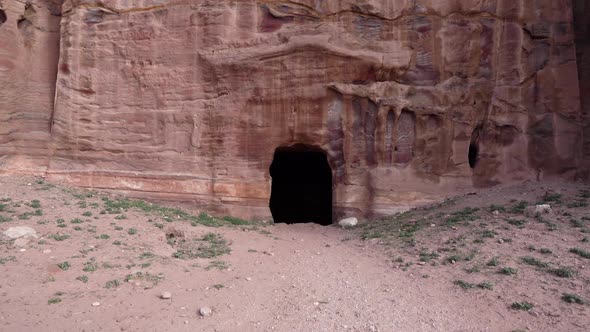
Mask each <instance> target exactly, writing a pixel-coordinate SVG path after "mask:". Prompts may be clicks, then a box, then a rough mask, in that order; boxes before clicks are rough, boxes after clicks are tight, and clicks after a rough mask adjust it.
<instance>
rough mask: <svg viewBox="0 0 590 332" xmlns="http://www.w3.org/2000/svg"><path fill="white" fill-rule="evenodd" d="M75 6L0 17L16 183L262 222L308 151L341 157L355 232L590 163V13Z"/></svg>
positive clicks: (367, 3)
mask: <svg viewBox="0 0 590 332" xmlns="http://www.w3.org/2000/svg"><path fill="white" fill-rule="evenodd" d="M60 4H61V2H60V1H57V0H55V1H50V0H45V1H43V0H36V1H33V2H32V4H31V5H25V4H23V3H21V2H16V1H7V0H3V1H2V2H0V8H2V10H3V13H5V15H6V18H7V19H6V21H5V22H4V23H3V24H2V25H1V26H0V37H1V38H2V41H3V42H2V43H0V71H1V72H2V73H3V75H1V76H0V83H2V86H3V87H6V88H3V89H2V91H0V117H1V120H2V127H1V128H0V154H1V155H3V156H0V168H1V169H2V170H4V171H5V172H14V171H15V170H19V169H21V168H23V167H25V168H26V169H30V170H36V171H42V172H46V174H47V175H48V177H49V178H50V179H56V180H66V181H69V182H73V183H75V184H78V185H82V186H92V187H99V188H112V189H119V190H124V191H129V192H133V193H135V194H136V195H146V196H151V197H154V198H161V199H177V200H187V201H193V202H195V203H196V204H198V205H199V206H200V207H202V208H206V209H210V210H215V211H218V212H220V213H230V214H234V215H238V216H242V217H261V218H262V217H267V216H268V215H269V214H270V210H269V207H268V204H269V198H270V196H271V181H272V179H271V177H270V173H269V167H270V165H271V163H272V161H273V155H274V152H275V150H276V149H277V148H279V147H282V148H284V147H288V146H291V145H296V144H298V145H299V146H301V145H304V146H308V147H310V148H313V149H315V150H317V149H321V150H322V151H324V152H325V153H326V155H327V157H328V158H327V159H328V163H329V165H330V167H331V169H332V174H333V179H332V180H333V181H332V188H333V190H332V191H333V197H332V201H333V215H334V220H338V219H337V218H339V217H340V216H344V215H346V214H349V215H350V214H352V215H358V216H366V215H369V214H381V213H390V212H394V211H396V209H397V208H399V207H400V206H404V205H408V204H413V203H415V202H418V201H422V200H427V199H429V198H433V197H436V196H437V195H439V194H442V193H449V192H453V191H456V190H461V189H466V188H469V187H473V186H476V187H477V186H490V185H495V184H499V183H509V182H513V181H522V180H526V179H542V178H545V177H550V176H562V177H568V178H571V177H573V176H575V175H577V174H582V173H583V169H584V168H583V163H584V160H587V158H588V155H590V152H589V151H590V149H589V148H588V145H589V144H588V137H589V136H590V135H589V134H588V129H586V133H587V135H586V137H585V138H584V136H583V132H584V130H583V129H582V126H583V125H584V124H585V125H587V124H588V108H587V107H586V108H585V109H584V110H585V113H583V112H582V108H581V106H580V89H579V85H580V84H581V85H582V86H585V85H584V84H586V85H587V84H588V83H584V82H579V81H578V74H579V73H578V71H579V70H582V71H583V73H580V77H585V76H584V75H586V76H587V75H590V74H588V73H590V70H589V68H587V66H586V65H585V63H586V62H581V63H579V64H578V63H577V62H576V39H575V36H576V34H575V31H574V25H573V23H574V16H573V14H572V13H573V10H572V8H573V6H576V10H578V9H579V8H581V7H584V8H586V7H585V5H584V1H577V2H576V0H574V3H572V0H534V1H530V0H484V1H481V0H448V1H435V0H420V1H416V0H399V1H385V0H360V1H359V0H355V1H352V0H333V1H332V0H313V1H312V0H295V1H275V0H267V1H260V0H259V1H255V0H243V1H235V0H215V1H213V0H191V1H189V0H185V1H183V0H181V1H171V0H128V1H120V0H102V1H97V0H65V1H63V4H61V6H59V5H60ZM584 10H586V12H587V9H584ZM33 11H34V12H33ZM60 13H61V17H60V16H59V14H60ZM578 16H580V20H582V21H584V20H585V21H584V22H587V21H588V16H587V15H586V16H583V15H578V14H576V19H578ZM21 17H22V18H21ZM1 18H2V17H1V15H0V21H2V20H1ZM60 18H61V26H60V29H58V27H57V25H58V24H59V23H60ZM23 20H24V21H23ZM582 21H579V22H577V24H576V27H581V26H583V27H587V23H586V25H584V24H582V23H580V22H582ZM27 22H28V23H27ZM58 31H59V33H58ZM585 31H587V30H585ZM578 35H581V34H578ZM586 36H587V34H586ZM584 38H586V37H579V38H578V41H580V40H582V41H587V40H588V39H584ZM58 41H59V48H58V47H57V42H58ZM58 52H59V53H58ZM580 54H582V55H583V56H584V57H586V56H587V53H585V52H582V53H580ZM584 61H585V60H584ZM56 71H57V79H56V78H55V75H56ZM54 90H55V93H54ZM587 91H589V89H587V88H586V90H585V92H584V94H583V95H582V97H583V98H585V97H589V96H586V95H587V94H588V92H587ZM586 104H587V103H586ZM583 115H584V118H583ZM5 123H6V125H5ZM586 128H588V126H587V127H586ZM584 142H586V144H587V146H586V147H585V148H584V145H583V144H584ZM585 158H586V159H585ZM33 166H35V168H33Z"/></svg>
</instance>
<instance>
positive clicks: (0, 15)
mask: <svg viewBox="0 0 590 332" xmlns="http://www.w3.org/2000/svg"><path fill="white" fill-rule="evenodd" d="M6 19H7V17H6V12H5V11H4V10H3V9H0V26H1V25H2V24H4V22H6Z"/></svg>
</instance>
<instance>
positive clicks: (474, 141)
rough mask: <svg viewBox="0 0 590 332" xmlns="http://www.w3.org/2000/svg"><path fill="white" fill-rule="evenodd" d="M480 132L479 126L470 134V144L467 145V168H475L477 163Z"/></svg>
mask: <svg viewBox="0 0 590 332" xmlns="http://www.w3.org/2000/svg"><path fill="white" fill-rule="evenodd" d="M480 132H481V126H478V127H476V128H475V129H474V130H473V133H472V134H471V143H470V144H469V152H468V159H469V167H471V168H475V166H477V162H478V161H479V134H480Z"/></svg>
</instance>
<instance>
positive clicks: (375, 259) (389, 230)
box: [0, 177, 590, 331]
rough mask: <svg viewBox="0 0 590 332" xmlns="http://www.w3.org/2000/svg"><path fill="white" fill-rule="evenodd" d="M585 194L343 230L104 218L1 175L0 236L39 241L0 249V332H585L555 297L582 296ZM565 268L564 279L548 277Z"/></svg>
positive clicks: (588, 292)
mask: <svg viewBox="0 0 590 332" xmlns="http://www.w3.org/2000/svg"><path fill="white" fill-rule="evenodd" d="M588 189H590V186H588V185H584V184H564V183H549V184H538V183H528V184H522V185H519V186H513V187H507V188H495V189H490V190H484V191H481V192H478V193H477V194H476V195H466V196H464V197H458V198H456V199H453V200H450V201H447V202H445V203H442V204H440V205H437V206H432V207H429V208H425V209H420V210H416V211H414V212H411V213H407V214H404V215H400V216H396V217H395V218H389V219H388V220H381V221H376V222H373V223H371V224H368V225H361V226H360V227H357V228H354V229H341V228H339V227H337V226H329V227H322V226H319V225H313V224H299V225H258V224H249V223H248V224H243V225H233V224H231V223H230V222H224V223H225V225H224V226H221V227H208V226H204V225H202V223H203V222H202V221H207V222H211V221H212V220H213V221H214V222H215V223H216V222H218V220H216V219H212V218H209V217H207V216H205V215H201V216H199V217H197V218H193V219H191V220H192V224H193V225H191V221H183V220H181V219H183V218H184V217H185V216H184V215H183V216H182V218H181V217H178V216H174V213H172V214H170V211H169V210H165V211H166V212H165V213H162V212H161V211H164V210H158V211H151V212H145V209H144V210H142V209H140V208H129V209H128V210H126V211H125V210H124V209H123V210H122V211H112V210H108V204H106V203H105V200H106V199H107V198H106V196H105V195H106V194H102V193H97V192H88V191H83V190H78V189H75V188H70V187H66V186H58V185H53V184H48V183H45V182H44V181H42V180H40V179H35V178H14V177H11V178H8V177H0V204H3V205H0V232H3V231H5V230H7V229H8V228H10V227H16V226H29V227H32V228H33V229H35V230H36V232H37V234H38V238H34V239H30V242H29V243H23V242H26V241H18V242H16V243H15V240H8V239H6V238H3V239H2V240H1V241H0V275H1V280H0V330H1V331H587V329H588V326H590V316H589V313H590V310H589V309H590V306H589V305H588V304H587V303H586V304H576V303H568V302H566V301H564V300H563V299H562V296H563V294H564V293H568V294H576V295H578V296H579V297H580V299H582V300H585V301H588V300H590V272H589V270H588V264H589V263H590V259H588V258H584V257H582V256H580V255H578V254H575V253H572V252H570V249H572V248H578V249H580V250H585V251H590V243H589V242H588V237H590V233H589V232H590V209H589V208H588V207H587V206H584V205H585V204H584V202H588V201H589V198H588V197H585V196H588V195H586V192H584V190H588ZM548 190H553V191H554V193H557V196H556V195H554V194H553V192H550V194H549V196H546V195H544V194H545V193H546V192H547V191H548ZM552 195H553V196H552ZM543 198H545V199H547V198H549V199H550V200H551V199H554V200H553V201H551V202H549V204H552V207H553V210H554V214H551V215H547V216H545V217H543V218H541V219H539V218H527V217H525V216H524V215H523V214H522V213H521V212H515V213H513V212H514V211H512V210H513V206H515V205H517V202H519V201H522V200H526V201H528V202H530V203H531V204H533V203H535V202H538V201H540V200H543ZM110 199H111V202H113V201H116V200H115V198H113V197H110ZM555 199H557V201H559V202H556V201H555ZM34 200H37V201H38V204H37V202H35V201H34ZM572 202H574V203H576V202H577V203H576V204H574V203H572ZM491 204H497V206H496V207H493V208H492V209H490V207H489V206H490V205H491ZM568 206H570V207H568ZM466 207H469V208H479V210H477V211H475V212H473V211H472V212H469V211H468V212H467V213H465V212H464V211H465V208H466ZM105 210H107V211H105ZM492 210H494V211H498V210H499V211H498V212H496V213H494V212H493V211H492ZM458 211H463V213H457V212H458ZM511 211H512V212H511ZM101 212H102V214H101ZM115 212H120V213H115ZM195 214H197V215H198V213H197V212H195ZM170 215H172V218H170ZM456 216H459V218H454V217H456ZM453 218H454V219H453ZM583 218H586V219H587V220H585V219H583ZM457 220H459V221H457ZM509 220H511V222H509ZM572 220H573V221H572ZM207 222H205V223H207ZM240 223H242V222H241V221H238V222H234V224H240ZM160 227H161V228H160ZM209 233H213V234H218V235H213V234H210V235H207V234H209ZM167 234H169V235H168V237H167ZM171 234H172V235H171ZM63 235H67V236H69V237H67V238H65V237H63ZM60 236H62V237H60ZM172 236H175V237H172ZM204 236H205V238H207V236H209V237H208V238H209V239H211V238H215V239H219V240H220V242H218V243H217V244H216V245H217V247H215V248H214V249H219V250H218V251H216V250H213V251H206V246H207V245H210V244H211V243H213V242H211V243H208V242H207V241H206V240H203V239H205V238H204ZM0 237H1V235H0ZM199 239H201V240H202V241H196V240H199ZM60 240H61V241H60ZM184 241H186V242H184ZM194 241H196V242H194ZM223 241H225V242H223ZM182 243H184V244H187V245H189V244H194V245H195V246H197V247H198V246H199V245H200V246H201V247H199V248H201V249H203V248H205V251H206V252H205V255H201V254H203V252H202V251H198V250H197V251H195V252H196V253H197V254H198V255H201V256H207V258H201V257H195V258H192V257H186V256H182V255H181V256H180V258H177V257H174V256H179V255H178V254H176V255H175V253H178V251H179V250H180V249H182V248H185V247H182ZM203 246H204V247H203ZM190 248H193V249H194V248H195V247H190ZM226 249H230V250H231V253H229V254H227V253H224V250H226ZM541 249H544V250H541ZM199 250H200V249H199ZM217 254H220V255H219V256H216V255H217ZM198 255H197V256H198ZM523 257H533V258H536V259H537V262H541V265H542V264H547V266H531V265H528V264H526V263H525V262H524V261H523ZM493 258H496V261H497V264H488V263H489V262H490V260H492V259H493ZM529 261H530V260H529ZM65 262H67V264H64V263H65ZM60 266H61V267H60ZM505 267H511V268H513V269H514V271H515V272H516V274H513V275H506V274H503V273H501V272H500V271H501V269H502V268H505ZM563 267H566V268H568V269H569V270H568V271H571V272H572V275H570V276H569V277H560V276H559V275H558V273H556V272H555V271H556V270H558V269H559V268H563ZM457 281H462V283H458V282H457ZM484 282H485V284H484ZM458 284H462V285H464V286H465V288H466V289H463V288H462V287H460V286H459V285H458ZM477 285H479V286H477ZM482 285H487V286H485V287H484V286H482ZM486 288H491V289H486ZM163 292H170V293H171V294H172V297H171V299H161V298H160V296H161V294H162V293H163ZM514 302H519V303H521V302H528V303H530V304H532V305H533V306H534V307H533V308H531V309H530V310H516V309H513V308H512V304H513V303H514ZM98 303H99V305H97V304H98ZM93 304H94V305H93ZM202 307H209V308H211V310H212V313H211V315H209V316H206V317H202V316H201V315H200V314H199V313H198V311H199V309H200V308H202Z"/></svg>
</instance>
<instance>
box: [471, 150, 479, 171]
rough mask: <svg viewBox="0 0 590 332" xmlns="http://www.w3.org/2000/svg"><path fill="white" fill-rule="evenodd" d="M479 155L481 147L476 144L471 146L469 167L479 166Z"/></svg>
mask: <svg viewBox="0 0 590 332" xmlns="http://www.w3.org/2000/svg"><path fill="white" fill-rule="evenodd" d="M478 154H479V147H478V146H477V145H474V144H469V167H471V168H475V166H476V165H477V155H478Z"/></svg>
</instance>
